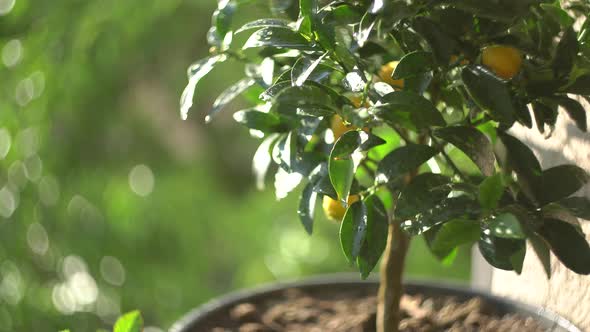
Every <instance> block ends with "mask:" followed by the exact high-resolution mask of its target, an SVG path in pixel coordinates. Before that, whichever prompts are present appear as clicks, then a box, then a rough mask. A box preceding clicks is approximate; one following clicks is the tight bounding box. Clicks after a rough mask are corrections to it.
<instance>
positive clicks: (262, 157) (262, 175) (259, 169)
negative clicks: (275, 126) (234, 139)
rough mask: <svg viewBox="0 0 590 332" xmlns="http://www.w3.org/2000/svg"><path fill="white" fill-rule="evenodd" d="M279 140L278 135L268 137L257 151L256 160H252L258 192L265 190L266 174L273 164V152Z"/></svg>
mask: <svg viewBox="0 0 590 332" xmlns="http://www.w3.org/2000/svg"><path fill="white" fill-rule="evenodd" d="M278 139H279V135H278V134H273V135H269V136H268V137H266V138H265V139H264V141H262V143H260V146H259V147H258V149H257V150H256V153H255V154H254V158H253V159H252V171H253V172H254V177H255V179H256V188H258V190H263V189H264V181H265V179H266V174H267V172H268V168H269V167H270V165H271V163H272V157H271V151H272V148H273V147H274V144H275V143H276V142H277V140H278Z"/></svg>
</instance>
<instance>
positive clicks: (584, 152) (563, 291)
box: [474, 103, 590, 331]
mask: <svg viewBox="0 0 590 332" xmlns="http://www.w3.org/2000/svg"><path fill="white" fill-rule="evenodd" d="M584 107H585V109H586V110H588V113H589V114H588V115H589V118H590V105H588V103H584ZM589 122H590V121H589ZM589 127H590V126H589ZM513 134H514V135H515V136H517V137H519V138H520V139H522V140H523V141H524V142H526V143H527V144H528V145H529V146H530V147H531V148H532V149H533V150H534V151H535V154H536V155H537V157H538V158H539V160H540V162H541V165H542V167H543V168H544V169H545V168H548V167H552V166H557V165H560V164H564V163H573V164H577V165H579V166H581V167H583V168H584V169H586V171H588V172H590V134H588V133H583V132H581V131H580V130H578V129H577V128H576V127H575V125H574V124H573V123H572V121H571V120H569V118H568V117H567V115H565V113H564V112H562V111H560V116H559V120H558V122H557V126H556V130H555V132H554V133H553V136H552V137H551V138H550V139H547V140H546V139H544V138H543V136H542V135H540V134H539V133H538V131H537V130H536V128H533V129H532V130H529V129H527V128H523V127H518V128H513ZM578 195H585V196H587V197H590V186H586V187H585V188H584V189H582V190H581V191H580V192H579V193H577V194H576V196H578ZM581 223H582V226H583V229H584V232H585V233H586V237H587V239H588V240H589V241H590V221H583V220H581ZM527 249H528V248H527ZM551 264H552V277H551V280H550V281H547V278H546V276H545V272H544V270H543V268H542V266H541V264H540V263H539V262H538V260H537V257H536V256H535V254H534V252H533V250H532V249H531V250H527V257H526V260H525V264H524V268H523V273H522V275H521V276H518V275H516V273H514V272H507V271H501V270H493V272H492V278H491V283H490V287H491V289H492V292H494V293H496V294H499V295H502V296H506V297H509V298H513V299H517V300H521V301H524V302H527V303H530V304H535V305H540V306H543V307H547V308H549V309H552V310H553V311H556V312H557V313H559V314H561V315H563V316H564V317H566V318H568V319H569V320H571V321H572V322H573V323H575V324H576V325H578V326H579V327H580V328H581V329H582V331H590V276H580V275H577V274H575V273H573V272H571V271H569V270H567V268H565V266H563V265H562V264H560V263H559V262H558V261H557V259H556V258H555V257H552V259H551ZM475 266H477V263H476V264H475ZM489 271H490V270H487V271H486V269H485V268H481V267H480V268H476V270H474V272H475V273H474V276H475V278H478V275H479V276H480V278H482V276H483V278H484V279H485V275H486V273H489ZM476 284H477V283H476ZM479 286H483V287H485V284H483V285H482V283H481V282H480V283H479Z"/></svg>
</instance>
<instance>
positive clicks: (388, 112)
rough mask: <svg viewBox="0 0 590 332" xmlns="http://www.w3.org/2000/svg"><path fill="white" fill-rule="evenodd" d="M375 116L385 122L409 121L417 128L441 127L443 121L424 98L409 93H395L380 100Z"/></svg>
mask: <svg viewBox="0 0 590 332" xmlns="http://www.w3.org/2000/svg"><path fill="white" fill-rule="evenodd" d="M377 107H378V110H379V112H378V113H377V115H378V116H379V117H381V118H383V119H385V120H391V121H394V122H397V123H399V121H404V120H406V119H407V120H406V121H409V124H410V125H412V126H414V127H416V128H418V129H425V128H429V127H434V126H438V127H442V126H444V125H445V124H446V123H445V120H444V119H443V117H442V115H441V114H440V112H439V111H438V110H437V109H436V107H434V105H433V104H432V103H431V102H430V101H429V100H428V99H426V98H424V97H422V96H420V95H418V94H416V93H414V92H409V91H395V92H392V93H390V94H388V95H386V96H384V97H383V98H382V99H381V105H378V106H377Z"/></svg>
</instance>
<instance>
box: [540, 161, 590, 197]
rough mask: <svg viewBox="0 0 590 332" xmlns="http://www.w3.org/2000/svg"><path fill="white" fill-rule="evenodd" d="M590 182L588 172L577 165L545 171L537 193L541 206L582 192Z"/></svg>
mask: <svg viewBox="0 0 590 332" xmlns="http://www.w3.org/2000/svg"><path fill="white" fill-rule="evenodd" d="M588 180H590V176H589V175H588V173H586V171H584V170H583V169H581V168H580V167H578V166H575V165H561V166H556V167H552V168H549V169H546V170H544V171H543V174H542V180H541V188H540V190H539V192H538V193H537V196H538V197H539V201H540V203H541V205H545V204H548V203H551V202H555V201H558V200H560V199H563V198H566V197H568V196H569V195H571V194H573V193H575V192H576V191H578V190H580V189H581V188H582V187H583V186H584V185H585V184H586V183H588Z"/></svg>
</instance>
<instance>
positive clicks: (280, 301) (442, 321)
mask: <svg viewBox="0 0 590 332" xmlns="http://www.w3.org/2000/svg"><path fill="white" fill-rule="evenodd" d="M376 308H377V303H376V296H375V292H374V290H368V289H351V290H341V289H330V288H326V289H320V290H318V289H315V290H314V291H313V292H310V291H305V290H301V289H299V288H289V289H286V290H284V291H283V292H280V293H278V294H276V295H274V296H273V297H267V298H263V299H259V300H257V301H256V302H243V303H239V304H236V305H234V306H233V307H231V308H230V309H229V310H226V311H224V312H221V313H218V314H217V315H216V316H214V317H211V319H210V322H208V324H207V325H208V326H207V327H206V328H205V329H204V330H199V331H194V332H204V331H211V332H329V331H350V332H373V331H375V319H376ZM401 310H402V315H403V319H402V321H401V325H400V327H401V331H407V332H418V331H420V332H435V331H436V332H438V331H453V332H463V331H490V332H491V331H494V332H495V331H514V332H528V331H544V329H543V328H542V327H541V326H540V325H539V324H537V322H535V320H534V319H533V318H531V317H522V316H519V315H516V314H509V315H503V316H500V315H498V314H496V313H495V310H494V308H493V306H489V305H487V304H486V303H485V302H484V301H483V300H481V299H480V298H473V299H470V300H468V301H459V300H458V299H457V298H454V297H442V298H428V297H425V296H422V295H420V294H416V295H404V297H403V298H402V302H401Z"/></svg>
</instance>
